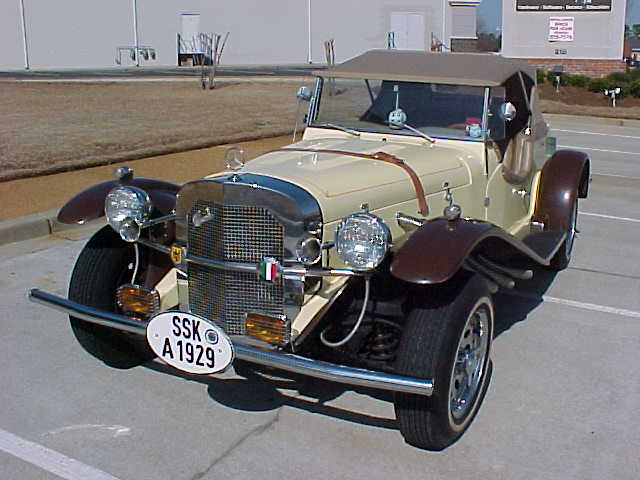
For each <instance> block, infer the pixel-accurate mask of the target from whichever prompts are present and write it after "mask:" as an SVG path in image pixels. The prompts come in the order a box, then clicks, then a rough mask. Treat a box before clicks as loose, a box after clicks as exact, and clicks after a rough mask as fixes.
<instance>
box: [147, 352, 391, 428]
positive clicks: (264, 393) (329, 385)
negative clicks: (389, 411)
mask: <svg viewBox="0 0 640 480" xmlns="http://www.w3.org/2000/svg"><path fill="white" fill-rule="evenodd" d="M145 366H146V367H147V368H150V369H152V370H155V371H159V372H162V373H165V374H169V375H173V376H175V377H180V378H184V379H185V380H188V381H192V382H198V383H201V384H203V385H206V386H207V392H208V394H209V396H210V397H211V399H212V400H214V401H215V402H217V403H219V404H221V405H224V406H226V407H229V408H233V409H235V410H242V411H246V412H266V411H270V410H276V409H278V408H281V407H285V406H287V407H292V408H296V409H300V410H305V411H307V412H310V413H316V414H319V415H324V416H328V417H332V418H336V419H339V420H343V421H347V422H352V423H357V424H360V425H367V426H371V427H377V428H384V429H389V430H397V427H396V421H395V419H390V418H385V417H377V416H374V415H369V414H366V413H359V412H354V411H351V410H347V409H344V408H340V407H336V406H333V405H328V404H327V402H330V401H331V400H335V399H336V398H338V397H340V396H341V395H342V394H343V393H345V392H347V391H352V392H357V393H361V394H364V395H367V396H370V397H372V398H377V399H380V400H383V401H386V402H392V401H393V394H392V393H391V392H383V391H378V390H373V389H369V388H363V387H353V386H351V385H341V384H337V383H333V382H329V381H326V380H320V379H316V378H311V377H307V376H304V375H298V374H295V373H290V372H284V371H280V370H275V369H270V368H268V367H262V366H260V365H253V364H250V363H248V362H244V361H241V360H236V361H235V362H234V370H235V373H236V376H235V377H232V378H221V377H213V376H200V375H190V374H188V373H183V372H179V371H177V370H175V369H173V368H172V367H169V366H167V365H164V364H161V363H159V362H150V363H148V364H146V365H145ZM280 390H292V391H295V392H297V393H294V394H287V393H282V392H281V391H280ZM303 397H305V398H303Z"/></svg>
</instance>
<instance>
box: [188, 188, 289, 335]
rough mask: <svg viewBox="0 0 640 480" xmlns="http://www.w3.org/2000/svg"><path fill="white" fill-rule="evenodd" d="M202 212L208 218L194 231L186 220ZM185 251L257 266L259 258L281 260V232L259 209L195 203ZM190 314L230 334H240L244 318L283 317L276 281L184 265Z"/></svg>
mask: <svg viewBox="0 0 640 480" xmlns="http://www.w3.org/2000/svg"><path fill="white" fill-rule="evenodd" d="M205 209H208V215H209V216H210V217H211V219H210V220H209V221H206V222H205V223H203V224H202V225H200V226H199V227H196V226H194V225H193V222H192V218H193V215H194V214H195V213H197V212H203V211H205ZM188 225H189V227H188V228H189V230H188V250H189V253H190V254H193V255H197V256H199V257H204V258H210V259H215V260H223V261H230V262H245V263H256V264H257V263H259V262H261V261H262V260H263V259H264V258H265V257H273V258H275V259H276V260H278V261H282V257H283V253H284V229H283V227H282V225H280V223H278V222H277V221H276V219H275V218H274V217H273V216H272V215H271V214H270V213H269V211H268V210H267V209H265V208H261V207H255V206H239V205H219V204H215V203H213V202H205V201H202V200H198V201H196V202H195V203H194V204H193V207H192V209H191V212H190V214H189V216H188ZM189 303H190V307H191V311H192V312H193V313H195V314H197V315H201V316H203V317H205V318H208V319H211V320H213V321H214V322H216V323H218V324H219V325H221V326H222V327H223V328H224V329H225V331H226V332H227V333H228V334H230V335H242V334H244V314H245V313H247V312H255V313H261V314H264V315H273V316H275V315H283V314H284V293H283V284H282V279H281V278H277V279H276V280H275V281H273V282H266V281H263V280H261V279H260V278H259V277H258V275H256V274H253V273H240V272H227V271H221V270H214V269H212V268H208V267H204V266H201V265H196V264H191V265H190V266H189Z"/></svg>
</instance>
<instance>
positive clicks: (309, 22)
mask: <svg viewBox="0 0 640 480" xmlns="http://www.w3.org/2000/svg"><path fill="white" fill-rule="evenodd" d="M307 35H308V45H307V63H313V61H312V57H311V0H307Z"/></svg>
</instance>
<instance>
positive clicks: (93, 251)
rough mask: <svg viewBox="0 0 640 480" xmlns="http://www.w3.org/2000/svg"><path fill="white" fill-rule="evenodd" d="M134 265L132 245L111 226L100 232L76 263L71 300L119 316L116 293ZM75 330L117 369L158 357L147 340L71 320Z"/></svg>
mask: <svg viewBox="0 0 640 480" xmlns="http://www.w3.org/2000/svg"><path fill="white" fill-rule="evenodd" d="M133 261H134V251H133V247H132V245H131V244H128V243H126V242H124V241H123V240H122V239H121V238H120V236H119V235H118V234H117V233H116V232H115V231H114V230H113V229H112V228H111V227H109V226H106V227H104V228H102V229H101V230H99V231H98V232H96V234H95V235H94V236H93V237H91V239H90V240H89V241H88V242H87V244H86V245H85V247H84V249H83V250H82V252H80V256H79V257H78V259H77V260H76V264H75V267H74V269H73V273H72V274H71V282H70V284H69V299H70V300H73V301H75V302H78V303H81V304H83V305H88V306H90V307H95V308H99V309H102V310H107V311H110V312H118V307H117V303H116V290H117V288H118V287H119V286H120V285H122V284H123V283H128V282H130V280H131V270H129V268H128V267H129V264H130V263H132V262H133ZM69 321H70V322H71V329H72V330H73V334H74V335H75V337H76V339H77V340H78V342H79V343H80V345H82V347H83V348H84V349H85V350H86V351H87V352H88V353H89V354H91V355H93V356H94V357H96V358H98V359H99V360H102V361H103V362H104V363H105V364H107V365H109V366H111V367H114V368H131V367H135V366H137V365H140V364H141V363H144V362H146V361H148V360H150V359H152V358H153V357H154V355H153V353H152V351H151V349H150V348H149V347H148V345H147V342H146V339H144V338H142V337H138V336H136V335H134V334H130V333H126V332H121V331H118V330H115V329H113V328H108V327H104V326H101V325H96V324H93V323H88V322H85V321H83V320H80V319H78V318H75V317H73V316H69Z"/></svg>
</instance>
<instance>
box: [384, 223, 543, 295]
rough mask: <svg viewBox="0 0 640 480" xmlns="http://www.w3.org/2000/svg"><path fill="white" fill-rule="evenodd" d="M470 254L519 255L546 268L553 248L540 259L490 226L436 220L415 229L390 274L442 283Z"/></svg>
mask: <svg viewBox="0 0 640 480" xmlns="http://www.w3.org/2000/svg"><path fill="white" fill-rule="evenodd" d="M474 252H479V253H483V254H484V255H486V256H487V257H488V258H492V257H495V255H496V253H500V254H501V255H502V254H506V253H519V254H522V255H524V256H526V257H528V258H529V259H531V260H533V261H535V262H536V263H539V264H541V265H549V261H550V258H551V257H552V254H553V253H555V248H554V249H552V250H551V251H549V252H546V253H545V254H544V256H543V255H541V254H539V253H538V252H536V251H534V250H533V249H532V248H530V247H529V246H527V245H526V244H525V243H524V242H522V241H521V240H519V239H518V238H516V237H514V236H513V235H510V234H509V233H507V232H505V231H504V230H502V229H501V228H500V227H497V226H495V225H493V224H491V223H488V222H482V221H475V220H455V221H448V220H446V219H444V218H436V219H434V220H431V221H429V222H427V223H425V224H424V225H422V226H421V227H420V228H418V229H417V230H416V231H415V232H414V233H413V234H412V235H411V237H409V239H408V240H407V241H406V242H405V243H404V244H403V245H402V246H401V247H400V248H399V249H398V250H397V251H396V252H395V253H394V257H393V260H392V261H391V274H392V275H393V276H394V277H396V278H398V279H400V280H404V281H406V282H410V283H417V284H437V283H443V282H446V281H447V280H449V279H451V278H452V277H453V276H454V275H455V274H456V272H458V270H460V268H462V265H463V263H464V261H465V260H466V259H467V257H469V256H470V255H471V254H472V253H474Z"/></svg>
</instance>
